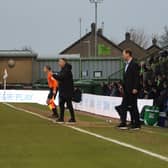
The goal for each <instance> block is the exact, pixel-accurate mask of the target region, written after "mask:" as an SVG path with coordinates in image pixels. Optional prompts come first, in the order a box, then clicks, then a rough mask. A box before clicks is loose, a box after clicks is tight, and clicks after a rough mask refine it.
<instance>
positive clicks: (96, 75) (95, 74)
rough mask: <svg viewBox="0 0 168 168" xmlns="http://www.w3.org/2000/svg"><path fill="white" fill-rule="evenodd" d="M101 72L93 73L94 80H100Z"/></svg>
mask: <svg viewBox="0 0 168 168" xmlns="http://www.w3.org/2000/svg"><path fill="white" fill-rule="evenodd" d="M102 74H103V73H102V71H94V74H93V75H94V78H101V77H102Z"/></svg>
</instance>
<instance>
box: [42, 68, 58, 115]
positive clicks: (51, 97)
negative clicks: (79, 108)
mask: <svg viewBox="0 0 168 168" xmlns="http://www.w3.org/2000/svg"><path fill="white" fill-rule="evenodd" d="M44 72H45V73H46V75H47V81H48V87H49V89H50V91H49V94H48V98H47V105H48V107H49V108H50V110H52V112H53V115H52V117H53V118H58V117H59V116H58V112H57V106H56V104H55V102H54V101H55V98H56V95H57V90H58V81H57V80H56V79H54V78H53V73H52V70H51V67H50V66H48V65H46V66H45V67H44Z"/></svg>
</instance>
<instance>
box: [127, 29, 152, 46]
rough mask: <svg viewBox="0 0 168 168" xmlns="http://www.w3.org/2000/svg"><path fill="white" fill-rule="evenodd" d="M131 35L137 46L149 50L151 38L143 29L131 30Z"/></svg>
mask: <svg viewBox="0 0 168 168" xmlns="http://www.w3.org/2000/svg"><path fill="white" fill-rule="evenodd" d="M129 33H130V35H131V40H132V41H134V42H135V43H136V44H138V45H139V46H141V47H142V48H147V47H148V45H149V38H148V36H147V35H146V34H145V31H144V30H143V29H134V28H131V29H129Z"/></svg>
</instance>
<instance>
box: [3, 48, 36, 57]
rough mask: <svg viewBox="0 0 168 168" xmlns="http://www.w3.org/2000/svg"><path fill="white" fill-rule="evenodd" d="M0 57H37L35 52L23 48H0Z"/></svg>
mask: <svg viewBox="0 0 168 168" xmlns="http://www.w3.org/2000/svg"><path fill="white" fill-rule="evenodd" d="M0 57H1V58H2V57H30V58H32V57H37V54H36V53H33V52H32V51H24V50H0Z"/></svg>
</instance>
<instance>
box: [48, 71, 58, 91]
mask: <svg viewBox="0 0 168 168" xmlns="http://www.w3.org/2000/svg"><path fill="white" fill-rule="evenodd" d="M47 80H48V87H49V88H51V89H54V90H57V89H58V81H57V80H56V79H54V78H53V74H52V72H48V75H47Z"/></svg>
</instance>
